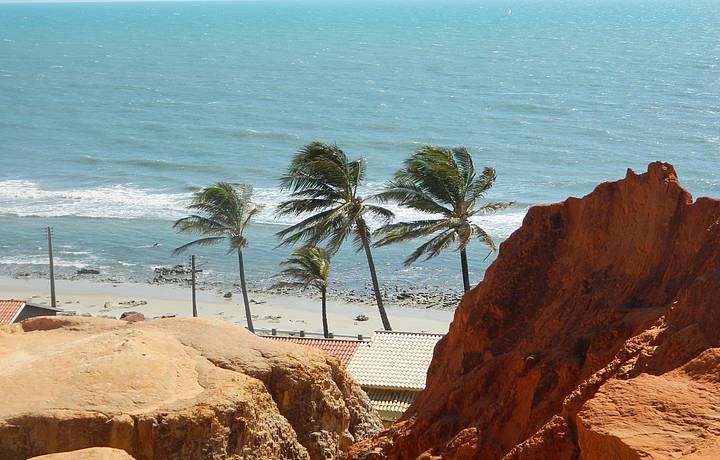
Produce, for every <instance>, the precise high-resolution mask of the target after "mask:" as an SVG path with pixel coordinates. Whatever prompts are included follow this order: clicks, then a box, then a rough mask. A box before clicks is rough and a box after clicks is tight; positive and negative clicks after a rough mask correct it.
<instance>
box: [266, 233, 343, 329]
mask: <svg viewBox="0 0 720 460" xmlns="http://www.w3.org/2000/svg"><path fill="white" fill-rule="evenodd" d="M280 265H282V266H283V267H287V268H285V269H283V270H282V271H281V272H280V273H278V274H277V275H275V276H278V277H282V278H285V279H289V280H290V281H279V282H277V283H275V284H273V288H280V287H299V288H301V289H307V288H309V287H315V288H317V289H318V290H320V294H321V296H322V325H323V336H324V337H325V338H326V339H327V338H328V337H329V331H328V320H327V288H328V278H329V276H330V255H329V254H328V252H327V251H326V250H325V249H323V248H318V247H314V246H313V247H304V248H300V249H296V250H295V251H293V253H292V257H290V258H289V259H287V260H285V261H284V262H282V263H281V264H280Z"/></svg>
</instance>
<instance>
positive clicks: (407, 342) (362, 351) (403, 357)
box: [348, 331, 443, 391]
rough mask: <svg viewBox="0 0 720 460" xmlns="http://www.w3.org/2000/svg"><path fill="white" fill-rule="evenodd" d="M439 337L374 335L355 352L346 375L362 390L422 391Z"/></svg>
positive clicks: (412, 333) (392, 333) (386, 333)
mask: <svg viewBox="0 0 720 460" xmlns="http://www.w3.org/2000/svg"><path fill="white" fill-rule="evenodd" d="M442 337H443V335H442V334H427V333H424V332H395V331H377V332H375V335H374V336H373V339H372V342H370V345H369V346H367V347H362V348H359V349H358V350H357V351H356V352H355V356H353V358H352V360H351V361H350V364H349V365H348V371H349V372H350V374H351V375H352V376H353V378H354V379H355V381H356V382H357V383H359V384H360V385H361V386H362V387H363V388H376V389H386V390H417V391H419V390H422V389H423V388H425V378H426V377H427V370H428V367H430V361H431V360H432V356H433V351H434V350H435V344H437V342H438V341H439V340H440V339H441V338H442Z"/></svg>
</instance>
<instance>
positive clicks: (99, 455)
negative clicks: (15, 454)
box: [28, 447, 135, 460]
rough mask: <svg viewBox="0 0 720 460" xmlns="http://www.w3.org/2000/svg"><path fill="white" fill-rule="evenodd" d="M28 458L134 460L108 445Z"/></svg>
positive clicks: (40, 459) (42, 459)
mask: <svg viewBox="0 0 720 460" xmlns="http://www.w3.org/2000/svg"><path fill="white" fill-rule="evenodd" d="M28 460H135V459H134V458H132V457H131V456H130V455H128V453H127V452H125V451H124V450H120V449H112V448H110V447H90V448H88V449H80V450H74V451H72V452H62V453H59V454H47V455H40V456H39V457H33V458H30V459H28Z"/></svg>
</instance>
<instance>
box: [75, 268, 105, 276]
mask: <svg viewBox="0 0 720 460" xmlns="http://www.w3.org/2000/svg"><path fill="white" fill-rule="evenodd" d="M76 273H77V274H78V275H99V274H100V270H96V269H94V268H81V269H79V270H78V271H77V272H76Z"/></svg>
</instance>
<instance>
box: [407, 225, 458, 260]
mask: <svg viewBox="0 0 720 460" xmlns="http://www.w3.org/2000/svg"><path fill="white" fill-rule="evenodd" d="M455 235H456V233H455V231H454V230H446V231H444V232H442V233H440V234H439V235H437V236H435V237H434V238H431V239H430V240H429V241H427V242H425V243H423V244H422V245H420V246H419V247H418V248H417V249H415V250H414V251H413V252H412V254H410V256H409V257H408V258H407V259H405V266H409V265H412V264H413V263H415V262H416V261H417V260H418V259H419V258H420V257H422V256H425V260H428V259H431V258H433V257H435V256H436V255H438V254H439V253H440V252H441V251H442V250H443V249H445V248H447V246H449V245H450V243H452V242H453V241H454V240H455Z"/></svg>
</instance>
